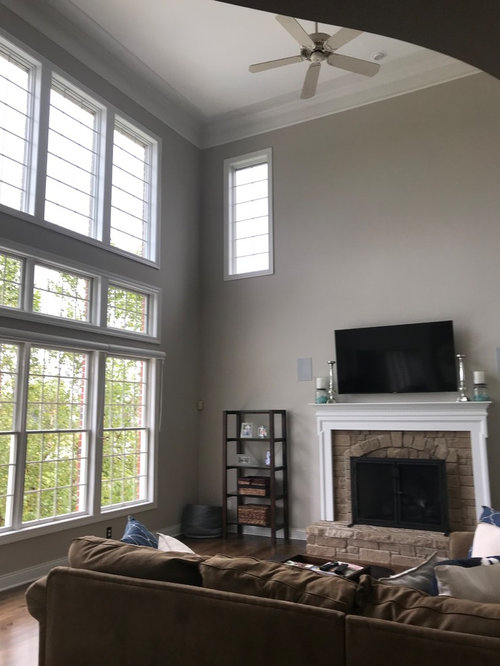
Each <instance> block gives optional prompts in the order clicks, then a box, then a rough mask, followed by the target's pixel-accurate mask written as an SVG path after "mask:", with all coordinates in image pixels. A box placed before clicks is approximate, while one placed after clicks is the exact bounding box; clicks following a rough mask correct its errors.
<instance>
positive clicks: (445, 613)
mask: <svg viewBox="0 0 500 666" xmlns="http://www.w3.org/2000/svg"><path fill="white" fill-rule="evenodd" d="M488 568H491V567H488ZM356 607H357V614H358V615H362V616H364V617H372V618H377V619H379V620H392V621H394V622H399V623H401V624H411V625H417V626H419V627H429V628H432V629H444V630H448V631H458V632H462V633H466V634H476V635H480V636H494V637H497V638H498V636H499V635H500V603H496V604H491V603H479V602H475V601H469V600H466V599H455V598H453V597H431V596H429V595H428V594H425V592H420V591H419V590H413V589H410V588H408V587H402V586H401V587H400V586H395V585H387V584H386V583H381V582H379V581H377V580H374V579H373V578H371V577H370V576H362V577H361V580H360V583H359V586H358V592H357V595H356Z"/></svg>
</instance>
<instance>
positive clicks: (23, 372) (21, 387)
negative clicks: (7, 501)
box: [12, 343, 31, 530]
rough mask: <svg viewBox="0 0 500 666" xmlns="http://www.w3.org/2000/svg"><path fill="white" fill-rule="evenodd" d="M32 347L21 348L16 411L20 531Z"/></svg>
mask: <svg viewBox="0 0 500 666" xmlns="http://www.w3.org/2000/svg"><path fill="white" fill-rule="evenodd" d="M30 350H31V345H30V344H29V343H25V344H22V345H20V347H19V370H18V377H19V381H18V386H17V400H16V402H17V410H16V430H17V433H18V435H17V439H16V471H15V481H14V512H13V516H12V527H13V529H15V530H16V529H19V528H20V527H21V524H22V520H23V497H24V471H25V467H26V446H27V435H26V409H27V404H28V384H29V381H28V368H29V354H30Z"/></svg>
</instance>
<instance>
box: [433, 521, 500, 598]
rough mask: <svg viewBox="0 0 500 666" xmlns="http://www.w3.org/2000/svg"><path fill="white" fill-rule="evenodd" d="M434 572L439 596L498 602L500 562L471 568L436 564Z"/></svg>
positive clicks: (499, 595) (499, 593) (499, 596)
mask: <svg viewBox="0 0 500 666" xmlns="http://www.w3.org/2000/svg"><path fill="white" fill-rule="evenodd" d="M497 529H498V527H497ZM434 573H435V574H436V578H437V583H438V591H439V594H440V595H441V596H447V597H457V598H459V599H469V600H470V601H480V602H482V603H497V604H498V603H500V564H490V565H482V566H480V567H471V568H467V567H456V566H453V565H450V564H442V565H439V564H438V565H437V566H436V567H435V568H434Z"/></svg>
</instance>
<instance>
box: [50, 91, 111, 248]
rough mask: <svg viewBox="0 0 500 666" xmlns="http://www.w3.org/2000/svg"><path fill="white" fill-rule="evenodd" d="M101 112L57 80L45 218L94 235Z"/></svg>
mask: <svg viewBox="0 0 500 666" xmlns="http://www.w3.org/2000/svg"><path fill="white" fill-rule="evenodd" d="M98 124H99V113H98V111H97V109H96V108H93V107H91V106H90V104H89V102H87V101H86V100H85V99H84V98H83V96H81V97H80V96H78V94H77V93H76V92H75V91H73V90H71V89H70V88H68V87H65V86H64V85H63V84H62V83H60V82H58V81H54V82H53V84H52V88H51V91H50V115H49V142H48V155H47V179H46V193H45V219H46V220H48V221H49V222H53V223H54V224H58V225H59V226H61V227H64V228H65V229H69V230H71V231H75V232H77V233H80V234H83V235H85V236H91V237H93V236H95V220H96V194H97V192H96V187H97V186H96V182H97V164H98V154H97V146H98V129H99V127H98Z"/></svg>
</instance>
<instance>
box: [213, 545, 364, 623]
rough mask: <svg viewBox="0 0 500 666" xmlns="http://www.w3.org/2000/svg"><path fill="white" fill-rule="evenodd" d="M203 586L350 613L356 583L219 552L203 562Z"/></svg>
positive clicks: (337, 577) (275, 563)
mask: <svg viewBox="0 0 500 666" xmlns="http://www.w3.org/2000/svg"><path fill="white" fill-rule="evenodd" d="M200 572H201V576H202V579H203V587H209V588H211V589H214V590H224V591H226V592H237V593H239V594H248V595H252V596H255V597H266V598H268V599H280V600H281V601H293V602H296V603H300V604H307V605H309V606H320V607H322V608H330V609H333V610H338V611H341V612H343V613H349V612H350V611H351V610H352V608H353V606H354V597H355V593H356V587H357V585H356V583H354V582H353V581H350V580H347V579H345V578H342V577H341V576H323V575H321V574H317V573H314V572H311V571H306V570H304V569H298V568H295V567H290V566H287V565H286V564H281V562H266V561H264V560H257V559H255V558H253V557H226V556H224V555H215V556H214V557H209V558H208V559H206V560H205V561H204V562H202V563H200Z"/></svg>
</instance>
